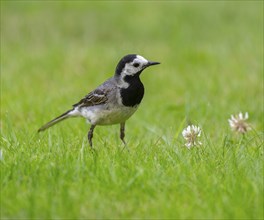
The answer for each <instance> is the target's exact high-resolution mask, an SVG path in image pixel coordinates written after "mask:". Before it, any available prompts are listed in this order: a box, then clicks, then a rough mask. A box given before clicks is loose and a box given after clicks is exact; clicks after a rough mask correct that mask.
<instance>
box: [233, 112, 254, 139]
mask: <svg viewBox="0 0 264 220" xmlns="http://www.w3.org/2000/svg"><path fill="white" fill-rule="evenodd" d="M247 119H248V113H247V112H246V113H245V116H243V114H242V113H241V112H240V113H239V114H238V115H235V116H234V115H231V118H230V119H228V122H229V125H230V127H231V129H232V130H233V131H236V132H238V133H241V134H245V133H246V132H248V131H249V130H251V128H250V126H249V124H248V123H247V122H246V121H247Z"/></svg>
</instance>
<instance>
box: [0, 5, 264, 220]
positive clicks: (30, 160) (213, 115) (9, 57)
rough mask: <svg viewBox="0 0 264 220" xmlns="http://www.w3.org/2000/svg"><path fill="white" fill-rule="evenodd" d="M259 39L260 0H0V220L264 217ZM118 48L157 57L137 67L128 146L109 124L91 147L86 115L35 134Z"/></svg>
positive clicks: (90, 85) (91, 83)
mask: <svg viewBox="0 0 264 220" xmlns="http://www.w3.org/2000/svg"><path fill="white" fill-rule="evenodd" d="M263 46H264V45H263V2H262V1H217V2H209V1H204V2H203V1H197V2H196V1H187V2H184V1H175V2H173V1H167V2H158V1H155V2H150V1H146V2H140V1H136V2H121V1H113V2H93V1H91V2H84V1H78V2H70V1H66V2H59V1H56V2H52V1H49V2H33V1H1V150H2V154H3V155H2V159H1V161H0V164H1V218H3V219H4V218H7V219H8V218H10V219H11V218H15V219H18V218H24V219H25V218H26V219H27V218H44V219H47V218H51V219H55V218H156V219H161V218H174V219H175V218H178V219H196V218H199V219H206V218H207V219H262V218H263V193H264V192H263V130H264V125H263V122H264V121H263V113H264V110H263V98H264V97H263V92H264V90H263ZM128 53H138V54H141V55H143V56H144V57H146V58H148V59H150V60H155V61H160V62H161V63H162V64H161V65H159V66H155V67H152V68H151V69H148V70H145V71H144V73H143V74H142V76H141V79H142V81H143V82H144V84H145V90H146V94H145V97H144V99H143V102H142V105H141V106H140V108H139V110H138V111H137V113H136V114H135V115H134V116H133V117H132V118H131V119H130V120H129V121H128V122H127V132H126V140H127V142H128V145H129V149H130V152H128V151H126V150H123V145H122V144H121V141H120V140H119V134H118V132H119V127H118V126H117V125H113V126H109V127H96V129H95V134H94V148H95V151H91V150H90V148H89V147H88V143H87V140H86V134H87V131H88V129H89V125H87V124H86V123H85V120H83V119H69V120H68V121H64V122H62V123H61V124H59V125H57V126H55V127H53V128H51V129H50V130H48V131H47V132H44V133H41V134H37V132H36V131H37V129H38V128H39V127H40V126H41V125H42V124H44V123H45V122H47V121H49V120H50V119H52V118H53V117H55V116H57V115H59V114H61V113H63V112H64V111H66V110H68V109H69V108H70V107H71V104H74V103H75V102H77V101H79V99H81V98H82V97H83V96H84V95H85V94H86V93H87V92H89V91H90V90H92V89H94V88H95V87H96V86H97V85H99V84H100V83H102V82H103V81H104V80H105V79H106V78H108V77H111V76H112V74H113V71H114V68H115V65H116V63H117V62H118V60H119V59H120V58H121V57H122V56H123V55H125V54H128ZM240 111H242V112H246V111H247V112H249V117H250V118H249V123H250V124H251V125H252V127H253V128H254V129H253V130H251V131H250V132H248V133H247V134H246V135H245V136H240V135H237V134H234V133H233V132H232V131H231V130H230V128H229V125H228V122H227V119H228V118H229V117H230V115H231V114H236V113H238V112H240ZM188 123H193V124H197V125H199V126H201V128H202V130H203V133H202V137H201V141H202V142H203V145H202V146H201V147H199V148H192V149H191V150H188V149H187V148H186V147H184V140H183V138H182V136H181V132H182V130H183V129H184V128H185V127H186V126H187V124H188Z"/></svg>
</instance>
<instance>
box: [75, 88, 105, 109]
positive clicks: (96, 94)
mask: <svg viewBox="0 0 264 220" xmlns="http://www.w3.org/2000/svg"><path fill="white" fill-rule="evenodd" d="M106 101H107V95H106V91H104V90H103V89H99V88H98V89H95V90H94V91H92V92H90V93H89V94H88V95H86V96H85V97H84V98H83V99H81V100H80V101H79V102H78V103H76V104H74V105H73V107H77V106H78V107H88V106H94V105H100V104H104V103H105V102H106Z"/></svg>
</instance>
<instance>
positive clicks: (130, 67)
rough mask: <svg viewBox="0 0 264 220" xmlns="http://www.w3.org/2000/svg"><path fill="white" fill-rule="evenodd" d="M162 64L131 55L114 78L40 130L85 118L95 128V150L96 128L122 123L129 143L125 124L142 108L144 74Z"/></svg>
mask: <svg viewBox="0 0 264 220" xmlns="http://www.w3.org/2000/svg"><path fill="white" fill-rule="evenodd" d="M157 64H160V62H154V61H149V60H147V59H146V58H144V57H143V56H141V55H137V54H128V55H126V56H124V57H123V58H122V59H121V60H120V61H119V62H118V64H117V66H116V69H115V73H114V75H113V77H111V78H109V79H108V80H106V81H105V82H104V83H102V84H101V85H99V86H98V87H97V88H96V89H94V90H93V91H91V92H90V93H88V94H87V95H86V96H84V98H82V99H81V100H80V101H79V102H77V103H76V104H74V105H72V108H71V109H70V110H68V111H66V112H64V113H63V114H61V115H60V116H58V117H56V118H54V119H53V120H51V121H50V122H48V123H46V124H45V125H43V126H42V127H41V128H39V129H38V132H42V131H44V130H46V129H48V128H49V127H51V126H53V125H55V124H57V123H58V122H61V121H63V120H65V119H67V118H72V117H84V118H85V119H86V120H87V122H88V123H89V124H90V125H91V126H90V129H89V131H88V134H87V138H88V143H89V145H90V147H91V148H93V142H92V139H93V132H94V129H95V127H96V126H101V125H113V124H120V139H121V141H122V142H123V143H124V144H125V145H126V141H125V139H124V138H125V123H126V121H127V120H128V119H129V118H130V117H131V116H132V115H133V114H134V113H135V112H136V110H137V109H138V107H139V105H140V103H141V101H142V99H143V96H144V85H143V83H142V82H141V80H140V75H141V73H142V71H143V70H145V69H146V68H147V67H150V66H153V65H157Z"/></svg>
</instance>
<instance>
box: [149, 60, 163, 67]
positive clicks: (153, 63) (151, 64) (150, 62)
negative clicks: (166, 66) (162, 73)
mask: <svg viewBox="0 0 264 220" xmlns="http://www.w3.org/2000/svg"><path fill="white" fill-rule="evenodd" d="M158 64H160V62H153V61H148V63H147V64H146V67H148V66H153V65H158Z"/></svg>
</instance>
